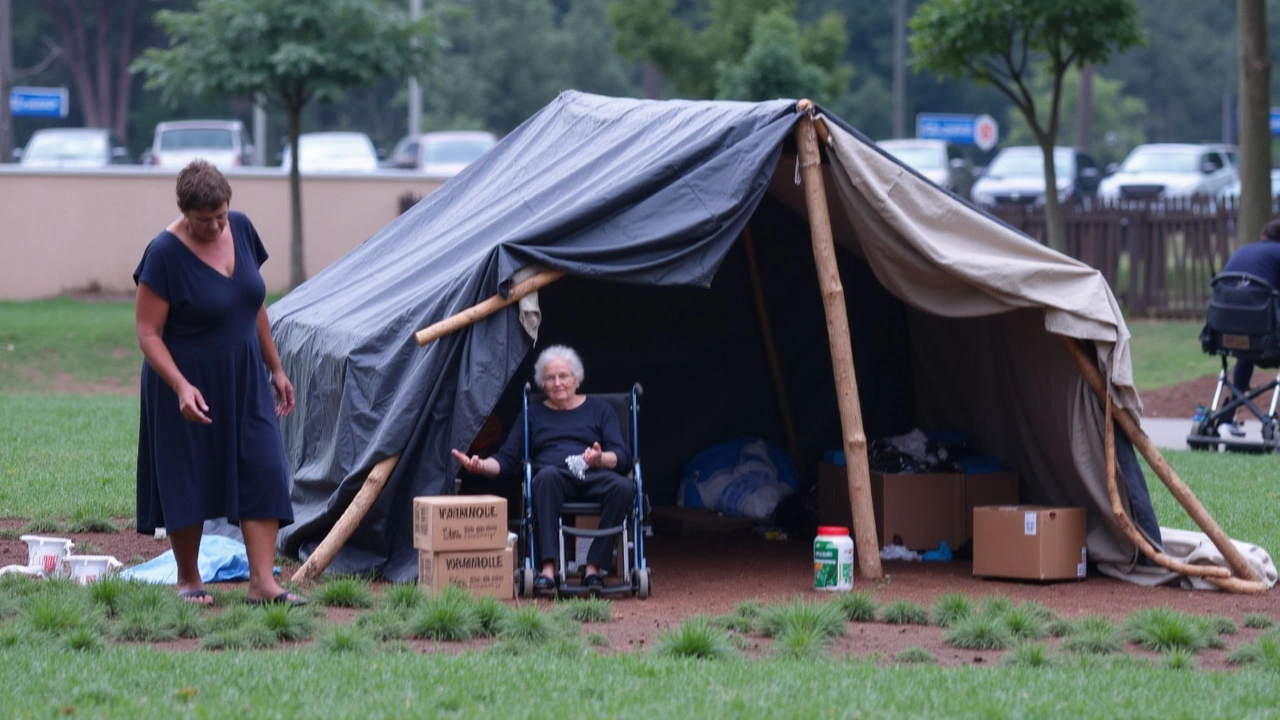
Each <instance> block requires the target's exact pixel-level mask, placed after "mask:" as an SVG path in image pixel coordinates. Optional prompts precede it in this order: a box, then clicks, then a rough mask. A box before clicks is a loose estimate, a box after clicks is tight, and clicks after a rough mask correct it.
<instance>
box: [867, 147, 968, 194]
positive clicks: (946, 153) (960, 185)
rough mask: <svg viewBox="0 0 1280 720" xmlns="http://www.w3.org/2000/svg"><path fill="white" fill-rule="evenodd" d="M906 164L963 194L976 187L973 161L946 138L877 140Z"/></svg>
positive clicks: (941, 184) (932, 180) (938, 184)
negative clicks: (974, 184) (974, 185)
mask: <svg viewBox="0 0 1280 720" xmlns="http://www.w3.org/2000/svg"><path fill="white" fill-rule="evenodd" d="M876 145H877V146H879V147H880V149H882V150H884V151H885V152H887V153H889V154H890V155H892V156H894V157H895V158H897V159H898V160H899V161H901V162H902V164H904V165H906V166H907V167H909V168H911V169H912V170H915V171H916V172H918V173H920V174H921V175H923V176H925V177H926V178H928V179H929V180H930V181H931V182H933V184H934V185H937V186H939V187H943V188H946V189H947V190H950V191H951V192H953V193H955V194H956V195H959V196H960V197H969V190H970V188H972V187H973V163H971V162H970V161H969V159H968V158H966V157H965V156H964V154H963V153H962V152H960V148H958V147H956V146H955V145H952V144H951V143H949V142H947V141H946V140H922V139H896V140H881V141H880V142H878V143H876Z"/></svg>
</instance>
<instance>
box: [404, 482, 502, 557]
mask: <svg viewBox="0 0 1280 720" xmlns="http://www.w3.org/2000/svg"><path fill="white" fill-rule="evenodd" d="M506 544H507V500H506V498H502V497H498V496H497V495H437V496H433V497H417V498H414V499H413V546H414V547H416V548H418V549H419V550H427V551H430V552H437V553H439V552H458V551H461V550H493V549H499V548H503V547H506Z"/></svg>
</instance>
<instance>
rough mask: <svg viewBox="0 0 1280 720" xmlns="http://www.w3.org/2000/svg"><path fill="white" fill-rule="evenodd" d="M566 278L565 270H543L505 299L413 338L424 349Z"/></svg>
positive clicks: (492, 300)
mask: <svg viewBox="0 0 1280 720" xmlns="http://www.w3.org/2000/svg"><path fill="white" fill-rule="evenodd" d="M564 276H565V272H564V271H563V270H543V271H542V272H540V273H538V274H537V275H534V276H533V277H531V278H528V279H526V280H524V281H521V282H518V283H516V284H515V285H512V286H511V292H510V293H509V294H508V295H507V296H506V297H505V298H504V297H502V295H501V294H497V295H494V296H493V297H491V298H489V299H488V300H483V301H481V302H479V303H476V304H475V305H472V306H471V307H469V308H467V309H466V310H463V311H462V312H460V313H458V314H456V315H454V316H452V317H448V318H445V319H444V320H441V321H440V322H438V323H435V324H434V325H429V326H427V327H425V328H423V329H421V330H419V331H418V332H416V333H414V334H413V338H414V340H417V341H418V347H422V346H423V345H426V344H427V343H429V342H431V341H433V340H439V339H440V338H442V337H444V336H445V335H448V334H449V333H451V332H455V331H457V330H461V329H462V328H464V327H466V326H468V325H470V324H471V323H473V322H475V321H477V320H479V319H481V318H485V317H488V316H490V315H492V314H494V313H496V312H498V311H499V310H501V309H502V308H504V307H506V306H508V305H511V304H512V303H515V302H518V301H519V300H520V298H522V297H524V296H525V295H528V294H529V293H531V292H534V291H536V290H538V289H539V288H542V287H545V286H547V285H550V284H551V283H553V282H555V281H557V280H559V279H560V278H562V277H564Z"/></svg>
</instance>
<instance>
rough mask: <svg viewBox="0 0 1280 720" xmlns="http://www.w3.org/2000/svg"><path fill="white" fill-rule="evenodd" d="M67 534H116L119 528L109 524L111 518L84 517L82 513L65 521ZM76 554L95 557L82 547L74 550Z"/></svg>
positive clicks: (98, 516) (111, 523)
mask: <svg viewBox="0 0 1280 720" xmlns="http://www.w3.org/2000/svg"><path fill="white" fill-rule="evenodd" d="M67 532H71V533H117V532H120V528H118V527H116V524H115V523H113V522H111V518H107V517H102V516H100V515H85V514H84V513H83V512H82V513H81V514H79V515H77V516H75V517H73V518H71V519H70V520H68V521H67ZM76 551H77V554H80V555H96V554H97V553H91V552H87V551H85V550H84V549H83V548H82V547H77V548H76Z"/></svg>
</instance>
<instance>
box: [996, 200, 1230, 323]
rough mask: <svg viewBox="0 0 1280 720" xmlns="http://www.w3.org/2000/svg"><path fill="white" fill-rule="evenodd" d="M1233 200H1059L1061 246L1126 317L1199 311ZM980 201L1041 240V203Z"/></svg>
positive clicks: (1226, 246) (1217, 264)
mask: <svg viewBox="0 0 1280 720" xmlns="http://www.w3.org/2000/svg"><path fill="white" fill-rule="evenodd" d="M1236 208H1237V202H1236V201H1235V200H1234V199H1228V200H1226V201H1204V200H1178V201H1158V202H1119V203H1103V202H1095V203H1091V204H1088V205H1080V206H1064V207H1063V209H1062V214H1063V220H1064V225H1065V231H1066V248H1065V251H1066V253H1067V254H1068V255H1070V256H1072V257H1074V258H1076V259H1078V260H1080V261H1081V262H1084V263H1086V264H1088V265H1090V266H1092V267H1095V268H1097V269H1098V270H1100V271H1101V272H1102V275H1103V277H1105V278H1106V280H1107V283H1108V284H1109V285H1111V289H1112V291H1113V292H1114V293H1115V294H1116V298H1117V299H1118V300H1119V301H1120V304H1121V306H1122V307H1123V308H1124V310H1125V312H1126V314H1128V315H1130V316H1132V317H1178V318H1198V317H1203V315H1204V310H1205V306H1206V305H1207V304H1208V302H1209V281H1210V280H1212V279H1213V276H1214V275H1215V274H1217V273H1218V272H1219V271H1221V270H1222V267H1223V265H1224V264H1226V262H1227V258H1228V257H1230V256H1231V251H1232V250H1233V249H1234V248H1235V247H1236V238H1235V234H1236V232H1235V228H1236ZM983 209H984V210H986V211H987V212H989V213H991V214H992V215H994V216H996V217H998V218H1000V219H1001V220H1003V221H1004V222H1006V223H1008V224H1009V225H1011V226H1013V227H1015V228H1018V229H1019V230H1021V231H1022V232H1024V233H1026V234H1028V235H1030V236H1031V237H1033V238H1036V239H1038V240H1040V241H1041V242H1044V241H1045V233H1044V209H1043V208H1041V207H1035V206H1030V205H995V206H986V207H984V208H983Z"/></svg>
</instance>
